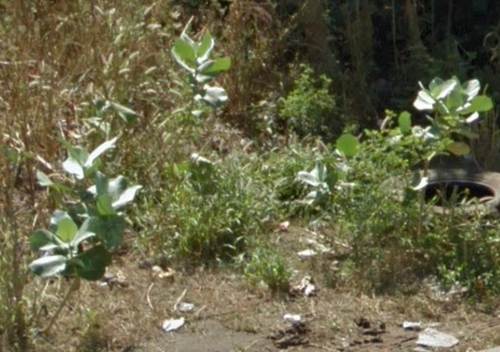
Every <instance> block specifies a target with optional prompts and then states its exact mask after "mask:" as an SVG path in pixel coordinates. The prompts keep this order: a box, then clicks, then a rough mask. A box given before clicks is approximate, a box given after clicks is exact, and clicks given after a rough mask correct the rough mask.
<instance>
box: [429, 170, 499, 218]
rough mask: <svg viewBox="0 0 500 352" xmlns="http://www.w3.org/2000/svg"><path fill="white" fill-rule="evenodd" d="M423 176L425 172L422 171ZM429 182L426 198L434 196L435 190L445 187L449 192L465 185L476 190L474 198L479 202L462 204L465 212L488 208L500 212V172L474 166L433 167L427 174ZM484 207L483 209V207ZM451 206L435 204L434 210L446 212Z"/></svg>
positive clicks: (491, 212)
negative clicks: (483, 169) (482, 169)
mask: <svg viewBox="0 0 500 352" xmlns="http://www.w3.org/2000/svg"><path fill="white" fill-rule="evenodd" d="M420 174H421V176H424V172H423V171H420ZM426 176H427V177H428V184H427V186H426V187H424V189H423V192H426V199H430V198H432V196H433V190H436V189H438V188H439V189H444V190H445V192H448V191H449V190H451V189H452V188H454V189H455V190H456V189H458V188H459V187H464V188H467V189H469V190H471V189H472V190H473V192H476V195H475V196H474V197H472V198H475V199H477V202H475V203H474V204H470V205H463V206H460V210H461V211H463V212H464V213H474V212H477V211H478V210H482V209H484V210H486V212H488V213H490V214H495V213H498V212H499V209H500V173H498V172H487V171H478V170H477V169H474V168H450V169H441V168H440V169H431V170H428V172H427V175H426ZM481 208H482V209H481ZM448 209H449V207H447V206H445V205H434V206H433V211H434V212H436V213H438V214H443V213H445V212H446V211H447V210H448Z"/></svg>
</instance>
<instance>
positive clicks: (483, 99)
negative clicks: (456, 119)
mask: <svg viewBox="0 0 500 352" xmlns="http://www.w3.org/2000/svg"><path fill="white" fill-rule="evenodd" d="M492 108H493V101H492V100H491V98H490V97H487V96H486V95H478V96H476V97H475V98H474V99H472V100H471V101H470V104H468V105H467V107H466V108H465V109H462V110H459V111H458V112H459V113H460V114H461V115H468V114H471V113H473V112H485V111H489V110H491V109H492Z"/></svg>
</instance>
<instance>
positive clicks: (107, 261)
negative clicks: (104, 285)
mask: <svg viewBox="0 0 500 352" xmlns="http://www.w3.org/2000/svg"><path fill="white" fill-rule="evenodd" d="M71 264H74V265H75V266H76V272H77V273H78V276H80V277H81V278H82V279H84V280H88V281H96V280H100V279H102V278H103V276H104V273H105V272H106V267H107V266H109V265H111V254H110V253H109V252H108V251H107V250H106V249H105V248H104V247H103V246H101V245H98V246H95V247H92V248H90V249H89V250H87V251H85V252H84V253H82V254H80V255H78V256H76V257H74V258H73V259H71Z"/></svg>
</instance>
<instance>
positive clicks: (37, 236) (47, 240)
mask: <svg viewBox="0 0 500 352" xmlns="http://www.w3.org/2000/svg"><path fill="white" fill-rule="evenodd" d="M29 241H30V246H31V249H32V250H34V251H38V250H41V249H42V248H43V247H46V246H48V245H51V244H52V245H54V246H55V247H60V246H62V245H64V243H63V242H61V240H60V239H59V238H58V237H57V236H56V235H54V234H53V233H52V232H50V231H47V230H37V231H35V232H34V233H33V234H32V235H31V236H30V240H29ZM45 249H49V248H45Z"/></svg>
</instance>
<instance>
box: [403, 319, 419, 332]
mask: <svg viewBox="0 0 500 352" xmlns="http://www.w3.org/2000/svg"><path fill="white" fill-rule="evenodd" d="M403 329H405V330H413V331H420V330H422V323H420V322H418V323H416V322H412V321H405V322H403Z"/></svg>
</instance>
